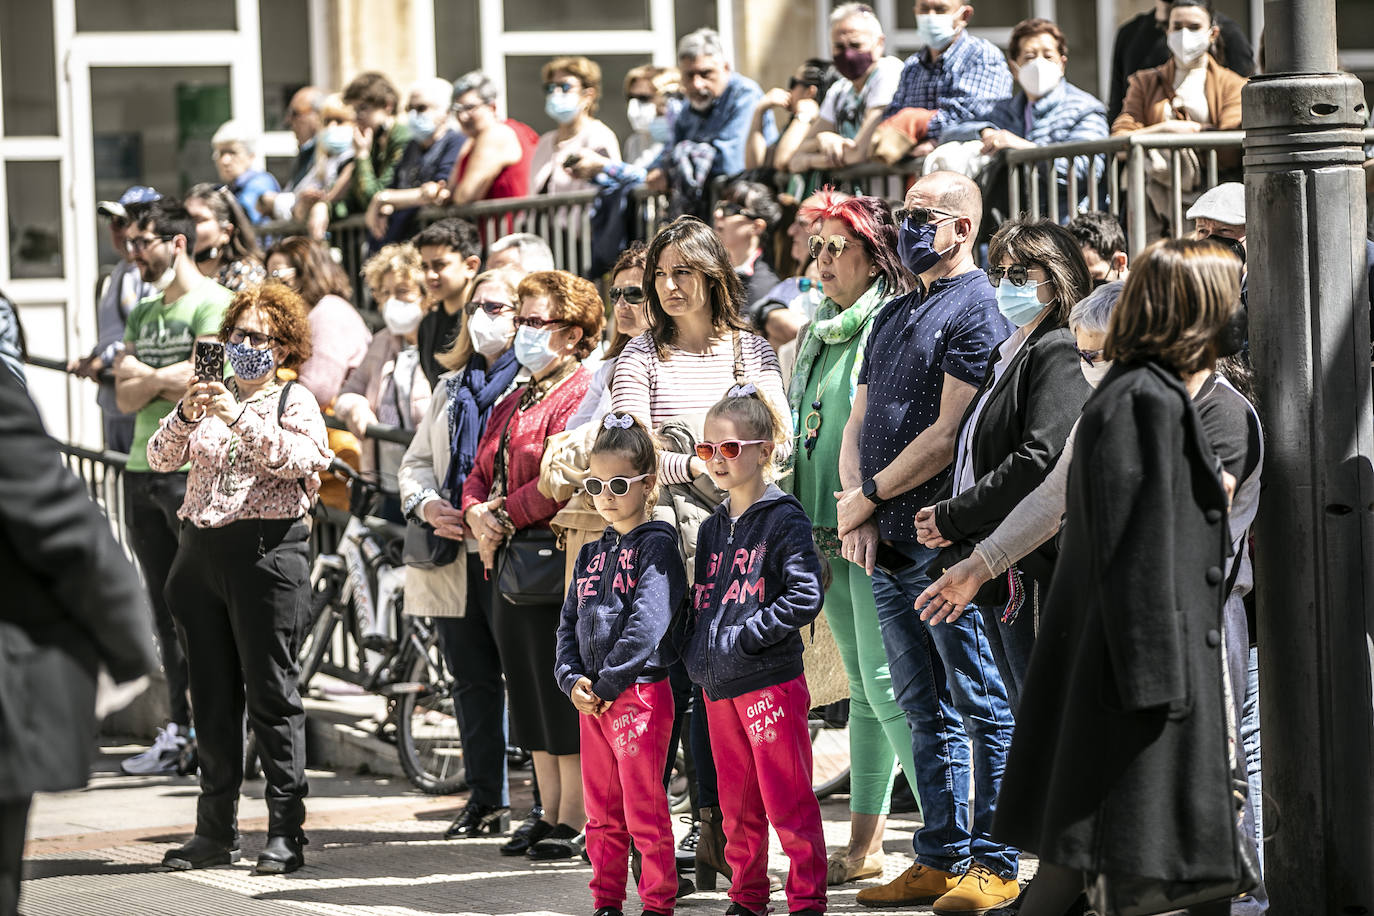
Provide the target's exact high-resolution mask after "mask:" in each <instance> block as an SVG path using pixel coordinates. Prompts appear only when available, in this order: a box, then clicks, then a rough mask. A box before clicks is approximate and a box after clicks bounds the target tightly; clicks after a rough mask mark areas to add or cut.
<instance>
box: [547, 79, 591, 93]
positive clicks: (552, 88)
mask: <svg viewBox="0 0 1374 916" xmlns="http://www.w3.org/2000/svg"><path fill="white" fill-rule="evenodd" d="M581 88H582V87H581V86H579V85H577V84H576V83H570V82H568V81H567V80H564V81H563V82H561V83H545V84H544V94H545V95H553V94H554V93H555V92H577V91H578V90H579V89H581Z"/></svg>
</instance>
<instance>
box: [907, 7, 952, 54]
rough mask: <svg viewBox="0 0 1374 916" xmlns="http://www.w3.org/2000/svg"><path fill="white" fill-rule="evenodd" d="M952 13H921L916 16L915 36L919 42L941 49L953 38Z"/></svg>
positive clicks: (937, 49)
mask: <svg viewBox="0 0 1374 916" xmlns="http://www.w3.org/2000/svg"><path fill="white" fill-rule="evenodd" d="M955 31H956V27H955V25H954V14H953V13H921V14H919V15H917V17H916V38H917V40H918V41H920V42H921V44H923V45H925V46H926V47H928V48H932V49H934V50H936V51H943V50H944V49H945V48H946V46H948V45H949V43H950V42H951V41H953V40H954V33H955Z"/></svg>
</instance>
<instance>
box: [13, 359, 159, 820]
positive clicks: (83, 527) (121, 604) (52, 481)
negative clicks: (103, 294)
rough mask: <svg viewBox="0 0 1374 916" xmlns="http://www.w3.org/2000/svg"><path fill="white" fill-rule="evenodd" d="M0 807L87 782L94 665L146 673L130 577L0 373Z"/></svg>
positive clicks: (122, 673)
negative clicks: (1, 595) (1, 592)
mask: <svg viewBox="0 0 1374 916" xmlns="http://www.w3.org/2000/svg"><path fill="white" fill-rule="evenodd" d="M0 582H3V583H4V588H5V596H4V598H3V599H0V800H6V801H16V800H20V799H23V798H27V797H28V796H30V795H32V794H33V793H34V792H50V791H59V790H63V789H74V788H79V787H80V786H84V785H85V784H86V778H87V775H88V774H89V773H90V767H91V762H92V759H93V758H94V756H95V731H96V725H97V723H96V721H95V682H96V671H97V668H98V667H99V666H100V665H104V666H105V668H106V669H108V670H109V672H110V674H111V676H112V677H113V678H114V679H115V680H116V681H119V682H122V681H127V680H132V679H133V678H136V677H139V676H140V675H143V674H146V673H148V672H149V671H151V670H153V668H154V666H155V665H156V664H157V658H156V656H155V655H154V654H153V646H152V624H151V622H150V618H149V615H148V608H147V603H146V599H145V598H144V595H143V589H142V586H140V585H139V581H138V576H137V574H136V573H135V572H134V569H133V567H132V566H131V565H130V564H129V561H128V560H127V559H126V558H125V557H124V554H123V553H122V552H121V551H120V549H119V545H118V544H117V543H115V540H114V537H113V536H112V535H111V534H110V525H109V522H108V521H107V520H106V519H105V517H104V516H103V515H101V514H100V511H99V510H98V509H96V507H95V504H94V503H92V502H91V500H90V498H89V497H88V496H87V495H86V492H85V490H84V489H83V488H82V486H81V483H80V482H79V481H78V480H77V479H76V478H75V477H74V476H72V474H71V472H70V471H68V470H67V469H66V468H65V467H64V466H63V465H62V461H61V458H60V456H59V454H58V451H57V448H56V446H55V445H54V443H53V441H52V440H51V439H49V438H48V436H47V434H46V433H45V432H44V430H43V423H42V421H41V420H40V419H39V416H38V411H37V410H36V409H35V408H34V406H33V402H32V401H30V400H29V397H28V395H27V394H26V393H25V391H24V389H23V387H22V386H21V385H20V384H19V382H18V380H17V379H15V378H14V377H13V376H12V375H11V374H10V373H8V372H0Z"/></svg>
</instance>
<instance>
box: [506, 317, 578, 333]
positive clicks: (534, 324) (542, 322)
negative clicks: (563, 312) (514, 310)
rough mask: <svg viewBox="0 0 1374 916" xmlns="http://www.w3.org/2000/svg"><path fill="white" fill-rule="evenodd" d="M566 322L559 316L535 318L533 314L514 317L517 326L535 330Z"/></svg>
mask: <svg viewBox="0 0 1374 916" xmlns="http://www.w3.org/2000/svg"><path fill="white" fill-rule="evenodd" d="M566 324H567V322H566V321H564V320H563V319H561V318H536V317H535V316H533V315H530V316H529V317H521V318H517V319H515V326H516V327H517V328H534V329H535V330H536V331H538V330H542V329H543V328H547V327H552V326H553V325H566Z"/></svg>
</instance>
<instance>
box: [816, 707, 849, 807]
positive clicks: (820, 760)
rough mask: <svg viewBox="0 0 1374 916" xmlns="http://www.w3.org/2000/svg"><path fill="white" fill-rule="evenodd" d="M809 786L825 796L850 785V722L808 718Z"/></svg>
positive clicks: (820, 796) (821, 795)
mask: <svg viewBox="0 0 1374 916" xmlns="http://www.w3.org/2000/svg"><path fill="white" fill-rule="evenodd" d="M811 760H812V764H811V774H812V775H811V788H812V789H814V790H815V792H816V797H817V798H825V797H827V796H829V795H834V794H835V793H836V792H841V791H843V790H844V789H846V788H848V787H849V725H848V723H846V724H845V725H843V726H841V727H838V728H837V727H835V726H832V725H828V724H826V723H825V722H824V721H818V720H815V719H812V720H811Z"/></svg>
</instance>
